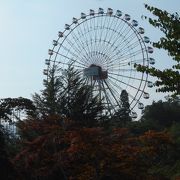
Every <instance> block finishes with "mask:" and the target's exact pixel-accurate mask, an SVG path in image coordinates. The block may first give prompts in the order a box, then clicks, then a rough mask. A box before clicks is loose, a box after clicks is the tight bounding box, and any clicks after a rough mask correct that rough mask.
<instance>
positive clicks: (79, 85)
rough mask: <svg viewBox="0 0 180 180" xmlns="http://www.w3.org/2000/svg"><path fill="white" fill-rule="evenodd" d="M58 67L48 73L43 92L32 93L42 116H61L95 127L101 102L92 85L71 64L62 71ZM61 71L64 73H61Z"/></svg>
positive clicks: (98, 118) (100, 109)
mask: <svg viewBox="0 0 180 180" xmlns="http://www.w3.org/2000/svg"><path fill="white" fill-rule="evenodd" d="M59 71H60V70H59V69H58V68H57V67H54V68H52V70H51V71H50V72H49V77H48V81H46V84H45V89H44V90H43V91H41V94H37V93H36V94H35V95H34V96H33V100H34V103H35V105H36V107H37V109H38V114H39V116H41V117H42V116H49V115H55V114H56V115H61V116H63V117H67V118H70V119H72V120H74V121H75V122H76V123H78V124H80V125H82V126H93V125H94V124H95V123H97V122H98V121H99V120H100V116H99V115H100V113H101V111H102V108H103V107H102V105H101V104H100V103H99V102H98V98H97V96H93V91H92V89H91V87H90V86H88V85H86V83H85V80H84V79H82V78H81V76H80V72H79V71H77V70H74V68H73V67H72V66H69V68H68V69H65V70H64V71H63V72H62V73H60V72H59ZM58 74H61V75H58Z"/></svg>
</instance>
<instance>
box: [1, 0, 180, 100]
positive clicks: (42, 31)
mask: <svg viewBox="0 0 180 180" xmlns="http://www.w3.org/2000/svg"><path fill="white" fill-rule="evenodd" d="M144 3H148V4H149V5H154V6H156V7H159V8H161V9H166V10H168V11H169V12H178V13H179V10H180V9H179V8H180V0H146V1H145V0H0V83H1V84H0V98H6V97H20V96H21V97H26V98H31V94H33V93H34V92H39V91H40V89H42V88H43V85H42V81H43V78H44V75H43V73H42V71H43V69H44V67H45V65H44V60H45V59H46V58H48V49H49V48H51V47H52V40H53V39H57V33H58V31H59V30H61V31H63V29H64V24H65V23H67V24H68V23H71V21H72V17H79V16H80V13H81V12H85V13H88V12H89V9H94V10H96V11H97V9H98V8H99V7H102V8H104V9H107V8H108V7H111V8H113V9H114V10H117V9H119V10H121V11H122V12H124V13H128V14H130V15H131V16H132V17H133V18H134V19H136V20H138V21H139V24H141V25H142V26H143V27H145V29H146V33H147V35H148V36H149V37H150V38H151V39H152V40H157V39H158V38H159V36H160V34H159V33H158V31H157V30H156V29H154V28H153V27H151V26H150V25H149V24H148V23H147V22H146V21H145V20H142V19H141V16H142V15H143V14H144V15H149V13H148V12H147V11H146V10H145V8H144V5H143V4H144ZM153 56H154V58H155V59H156V61H157V63H156V67H160V68H165V67H167V66H168V65H169V62H170V61H169V57H168V56H167V55H166V53H165V52H164V51H158V50H155V53H154V55H153ZM151 91H154V90H151ZM151 93H152V94H153V92H151ZM153 99H155V100H156V99H158V96H153V98H151V100H153Z"/></svg>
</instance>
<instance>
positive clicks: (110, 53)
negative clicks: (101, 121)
mask: <svg viewBox="0 0 180 180" xmlns="http://www.w3.org/2000/svg"><path fill="white" fill-rule="evenodd" d="M144 33H145V30H144V28H142V27H138V22H137V21H136V20H134V19H133V20H131V16H130V15H128V14H123V13H122V12H121V11H120V10H117V11H116V12H114V11H113V9H111V8H108V9H107V11H106V12H105V11H104V9H102V8H99V9H98V11H97V12H95V11H94V10H92V9H90V11H89V14H85V13H81V16H80V18H73V19H72V23H71V24H65V29H64V30H63V31H59V32H58V38H57V39H56V40H53V47H52V49H49V51H48V53H49V58H48V59H46V60H45V63H46V65H47V68H46V69H44V75H46V76H47V81H48V75H49V71H50V69H51V68H52V67H53V66H58V68H59V69H61V70H62V72H63V70H64V69H67V68H68V66H69V65H72V66H73V67H74V68H75V69H77V70H78V71H80V72H81V75H82V77H83V78H85V79H86V82H87V84H89V85H91V86H92V88H93V92H94V93H95V94H96V95H99V97H100V98H99V99H100V101H102V103H104V105H105V106H106V109H107V111H109V112H115V111H116V110H117V109H118V108H120V106H121V104H120V103H119V97H120V94H121V91H122V90H126V91H127V92H128V95H129V103H130V110H131V113H130V114H131V116H132V118H136V117H137V113H136V111H135V108H139V109H143V108H144V104H143V99H148V98H149V93H148V92H147V91H146V87H150V88H151V87H153V83H152V82H151V81H149V80H148V74H146V73H142V72H138V71H137V70H136V68H135V67H134V65H135V64H141V65H144V66H151V65H154V64H155V60H154V58H152V57H151V54H152V53H153V48H152V47H151V46H149V45H148V44H149V42H150V39H149V38H148V37H147V36H145V35H144ZM62 72H61V73H62ZM59 75H60V74H59Z"/></svg>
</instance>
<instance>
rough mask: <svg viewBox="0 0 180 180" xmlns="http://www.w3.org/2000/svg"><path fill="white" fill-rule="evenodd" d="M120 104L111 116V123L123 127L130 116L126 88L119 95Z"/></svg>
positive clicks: (129, 119)
mask: <svg viewBox="0 0 180 180" xmlns="http://www.w3.org/2000/svg"><path fill="white" fill-rule="evenodd" d="M120 104H121V108H120V109H119V110H118V111H117V112H116V113H115V115H114V117H113V118H112V121H114V122H113V124H115V126H117V127H119V126H120V127H124V126H126V125H127V123H128V122H130V121H131V117H130V115H129V114H130V104H129V97H128V93H127V91H126V90H122V92H121V95H120Z"/></svg>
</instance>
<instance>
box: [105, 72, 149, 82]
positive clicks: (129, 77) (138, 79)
mask: <svg viewBox="0 0 180 180" xmlns="http://www.w3.org/2000/svg"><path fill="white" fill-rule="evenodd" d="M108 74H112V75H116V76H120V77H124V78H128V79H134V80H137V81H145V82H146V80H144V79H143V78H136V77H132V76H125V75H122V74H117V73H112V72H108Z"/></svg>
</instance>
